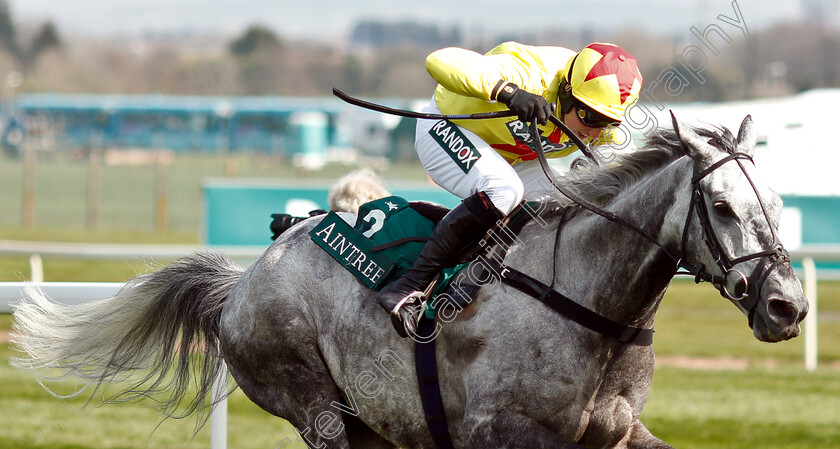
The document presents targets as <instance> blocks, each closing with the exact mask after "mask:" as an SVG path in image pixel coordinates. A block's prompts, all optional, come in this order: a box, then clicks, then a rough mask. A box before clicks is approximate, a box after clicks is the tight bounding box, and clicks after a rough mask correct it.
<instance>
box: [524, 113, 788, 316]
mask: <svg viewBox="0 0 840 449" xmlns="http://www.w3.org/2000/svg"><path fill="white" fill-rule="evenodd" d="M530 130H531V132H532V133H538V132H539V131H538V129H537V128H536V123H535V122H533V123H532V124H531V127H530ZM564 131H565V130H564ZM537 135H538V134H537ZM567 135H569V136H570V137H571V136H574V133H572V132H571V131H569V134H567ZM575 137H576V136H575ZM533 141H534V142H535V143H536V145H535V146H536V150H537V151H536V153H537V157H538V159H539V161H540V165H541V166H542V168H543V171H544V172H545V175H546V176H547V177H548V179H549V180H550V181H551V183H552V185H554V187H555V189H557V190H558V191H559V192H560V193H561V194H563V195H564V196H566V197H568V198H569V199H570V200H572V202H574V203H576V204H577V205H579V206H581V207H582V208H584V209H586V210H588V211H590V212H592V213H594V214H596V215H600V216H601V217H604V218H606V219H607V220H609V221H612V222H614V223H617V224H619V225H622V226H624V227H626V228H628V229H630V230H632V231H634V232H636V233H637V234H639V235H641V236H642V237H644V238H645V239H647V240H649V241H650V242H651V243H653V244H655V245H656V246H658V247H659V248H660V249H661V250H662V251H663V252H664V253H665V254H666V255H667V256H668V257H670V258H671V259H672V260H673V261H674V263H675V265H676V268H677V271H676V273H675V275H691V276H694V279H695V282H697V283H699V282H701V281H706V282H709V283H711V284H712V285H714V286H715V288H716V289H717V290H718V291H719V292H720V293H721V295H722V296H724V297H725V298H728V299H730V300H731V301H732V302H733V303H735V304H736V305H737V306H738V307H739V308H740V309H742V310H743V311H744V312H745V313H746V314H747V317H748V319H749V325H750V327H752V325H753V319H754V316H755V310H756V307H757V306H758V295H759V293H760V291H761V287H762V286H763V285H764V282H765V281H766V280H767V278H768V276H769V275H770V273H772V272H773V270H775V269H776V267H778V266H779V265H780V264H782V263H784V262H789V261H790V256H789V255H788V253H787V251H786V250H785V249H784V247H783V246H782V244H781V242H780V241H779V238H778V235H777V233H776V231H775V230H774V229H773V226H772V222H771V221H770V217H769V215H768V213H767V208H766V206H765V205H764V202H763V201H762V199H761V195H760V194H759V192H758V188H757V187H756V186H755V183H754V182H753V180H752V178H751V177H750V176H749V174H748V173H747V170H746V168H745V167H744V165H743V164H742V163H741V160H742V159H746V160H749V161H750V162H752V157H750V155H748V154H746V153H741V152H732V153H730V154H729V155H728V156H726V157H724V158H723V159H721V160H719V161H717V162H715V163H714V164H712V165H711V166H709V167H708V168H706V169H705V170H702V171H700V170H699V169H698V167H697V164H696V162H695V164H694V175H693V176H692V179H691V187H692V199H691V203H690V206H689V210H688V214H687V216H686V219H685V225H684V227H683V233H682V241H681V247H680V249H679V254H683V255H684V254H685V251H686V247H687V242H688V230H689V226H690V224H691V220H692V219H693V217H694V216H695V214H694V211H695V210H696V211H697V213H696V216H697V218H698V220H699V222H700V227H701V228H702V230H703V235H704V241H705V243H706V247H707V248H708V250H709V252H710V254H711V255H712V257H713V258H714V259H715V263H716V265H717V266H718V269H719V270H720V272H721V273H722V276H716V275H714V274H712V273H710V272H709V271H708V270H707V269H706V267H705V266H704V265H702V264H701V265H700V266H699V267H697V266H694V265H691V264H690V263H688V262H686V261H685V259H684V257H680V256H677V255H675V254H674V253H672V252H671V251H669V250H668V249H667V248H666V247H665V245H663V244H662V243H660V242H659V241H658V240H657V239H656V237H654V236H653V235H651V234H650V233H649V232H647V231H645V230H644V229H641V228H640V227H638V226H637V225H635V224H633V223H631V222H629V221H627V220H626V219H624V218H621V217H619V216H617V215H615V214H614V213H612V212H610V211H607V210H605V209H602V208H601V207H599V206H597V205H595V204H593V203H591V202H589V201H587V200H585V199H583V198H581V197H580V196H578V195H577V194H576V193H574V192H572V191H570V190H569V189H567V188H565V186H563V185H562V184H561V183H560V182H558V181H557V180H556V178H555V177H554V175H553V172H552V170H551V167H550V166H549V165H548V160H547V159H546V157H545V153H544V151H543V149H542V143H541V142H540V139H533ZM732 161H734V162H735V163H737V164H738V167H739V168H740V169H741V171H742V172H743V173H744V176H745V177H746V178H747V180H748V181H749V183H750V186H751V187H752V189H753V191H754V192H755V194H756V198H757V199H758V203H759V205H760V206H761V210H762V213H763V215H764V218H765V220H766V221H767V224H768V228H769V229H770V232H771V235H772V236H773V243H772V245H771V248H769V249H766V250H762V251H759V252H756V253H753V254H749V255H746V256H741V257H736V258H730V257H729V256H728V255H727V254H726V251H725V249H724V247H723V245H722V244H721V242H720V239H719V238H718V237H717V233H716V232H715V230H714V226H712V221H711V217H710V216H709V211H708V209H707V207H706V197H705V194H704V193H703V189H701V188H700V182H701V181H702V180H703V179H704V178H706V177H707V176H709V175H710V174H712V173H713V172H714V171H715V170H717V169H719V168H720V167H722V166H723V165H725V164H727V163H729V162H732ZM753 259H761V260H760V261H759V262H758V263H757V264H756V266H755V268H754V269H753V271H752V272H751V273H750V274H749V275H745V274H744V273H743V272H742V271H740V270H738V269H736V268H735V267H736V265H740V264H742V263H744V262H748V261H750V260H753ZM680 268H682V269H683V270H685V271H679V269H680Z"/></svg>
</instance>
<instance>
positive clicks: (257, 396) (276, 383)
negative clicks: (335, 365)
mask: <svg viewBox="0 0 840 449" xmlns="http://www.w3.org/2000/svg"><path fill="white" fill-rule="evenodd" d="M277 363H278V362H277V360H272V361H270V362H268V366H271V365H275V366H276V365H277ZM281 364H282V365H285V366H284V367H283V368H280V369H279V370H275V369H272V370H271V372H272V373H273V374H276V375H277V376H276V377H273V378H272V379H271V383H270V384H268V383H265V382H262V381H258V380H255V379H253V378H251V377H250V376H248V375H243V374H242V373H240V372H237V371H236V369H235V368H230V372H231V374H232V375H233V377H234V379H236V382H237V384H238V385H239V387H240V388H241V389H242V391H243V392H244V393H245V395H246V396H248V398H249V399H250V400H251V401H253V402H254V403H255V404H257V405H258V406H260V407H261V408H262V409H263V410H265V411H267V412H269V413H271V414H273V415H275V416H278V417H280V418H283V419H286V420H288V421H289V422H290V423H291V424H292V425H293V426H295V429H296V430H297V431H298V433H300V435H301V436H302V437H303V439H304V440H306V444H307V446H308V447H310V448H317V449H350V448H351V446H350V443H349V441H348V435H347V433H346V432H345V428H346V426H345V424H344V421H343V417H342V413H341V412H340V411H339V410H338V409H336V408H335V407H334V406H333V405H331V404H333V403H338V401H340V397H339V394H338V389H337V388H336V386H335V384H334V383H333V381H332V378H331V377H330V376H329V373H328V372H327V371H326V367H324V368H325V369H324V370H317V369H311V367H310V366H307V365H311V363H307V364H303V363H299V364H294V366H292V365H291V364H290V363H289V362H288V361H284V362H282V363H281ZM384 447H387V446H383V448H384Z"/></svg>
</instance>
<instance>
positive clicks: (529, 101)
mask: <svg viewBox="0 0 840 449" xmlns="http://www.w3.org/2000/svg"><path fill="white" fill-rule="evenodd" d="M496 98H497V99H498V100H499V101H500V102H502V103H504V104H505V105H507V107H508V109H510V110H511V111H513V112H514V113H516V115H517V116H518V117H519V120H522V121H523V122H531V121H534V120H536V121H537V123H539V124H540V125H545V124H546V123H548V117H549V116H550V115H551V114H552V112H553V108H552V107H551V105H550V104H548V102H547V101H545V98H543V97H542V95H536V94H532V93H531V92H528V91H525V90H522V89H520V88H519V86H517V85H516V84H513V83H507V84H506V85H505V86H504V87H502V88H501V89H500V90H499V94H498V95H497V97H496Z"/></svg>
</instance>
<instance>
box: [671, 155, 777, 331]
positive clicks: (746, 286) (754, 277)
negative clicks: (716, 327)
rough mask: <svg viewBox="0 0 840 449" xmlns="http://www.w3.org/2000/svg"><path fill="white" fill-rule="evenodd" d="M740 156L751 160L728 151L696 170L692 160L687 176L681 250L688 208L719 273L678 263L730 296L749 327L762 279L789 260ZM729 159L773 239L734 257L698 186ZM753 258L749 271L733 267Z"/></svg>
mask: <svg viewBox="0 0 840 449" xmlns="http://www.w3.org/2000/svg"><path fill="white" fill-rule="evenodd" d="M741 159H746V160H749V161H750V162H752V158H751V157H750V156H749V155H748V154H746V153H740V152H732V153H730V154H729V155H728V156H726V157H724V158H723V159H721V160H719V161H717V162H715V163H714V164H712V165H711V166H709V167H708V168H706V169H705V170H703V171H699V170H698V169H697V165H696V164H695V169H694V175H693V176H692V178H691V190H692V193H691V204H690V206H689V210H688V216H687V217H686V222H685V225H684V227H683V234H682V249H681V251H682V252H684V251H685V248H686V245H687V241H688V228H689V226H690V224H691V220H692V218H693V217H694V214H693V213H692V212H693V211H694V210H696V211H697V214H696V215H697V218H698V220H699V221H700V227H701V228H702V230H703V237H704V238H703V240H704V242H705V243H706V248H707V249H708V250H709V253H710V254H711V255H712V257H713V258H714V259H715V264H716V265H717V266H718V269H719V270H720V272H721V273H722V274H723V276H714V275H712V274H709V273H708V271H706V269H705V267H704V266H703V265H701V266H700V267H697V268H695V267H689V266H686V264H681V266H682V267H683V268H685V269H686V271H687V273H685V274H694V275H695V276H696V282H699V281H700V280H705V281H709V282H711V283H712V284H713V285H714V286H715V287H716V288H717V289H718V290H719V291H720V293H721V295H723V296H724V297H726V298H728V299H730V300H732V301H733V302H734V303H735V304H736V305H737V306H738V307H739V308H741V309H742V310H743V311H744V312H745V313H746V314H747V317H748V319H749V325H750V327H752V325H753V319H754V316H755V309H756V307H757V306H758V295H759V292H760V291H761V288H762V286H763V285H764V282H765V281H766V280H767V277H768V276H769V275H770V273H771V272H772V271H773V270H774V269H776V267H777V266H779V264H782V263H785V262H790V256H789V255H788V252H787V251H786V250H785V248H784V246H782V243H781V242H780V241H779V236H778V234H777V233H776V231H775V229H774V228H773V225H772V222H771V221H770V216H769V215H768V213H767V207H766V206H765V205H764V201H763V200H762V199H761V195H759V193H758V189H757V188H756V186H755V183H754V182H753V180H752V178H751V177H750V175H749V173H747V170H746V168H745V167H744V165H743V164H742V163H741ZM732 161H734V162H735V163H737V164H738V167H739V168H740V169H741V172H742V173H743V174H744V176H745V177H746V178H747V181H749V183H750V187H752V189H753V191H754V192H755V195H756V198H757V199H758V204H759V206H760V207H761V212H762V214H763V215H764V219H765V220H766V221H767V224H768V229H770V234H771V236H772V237H773V242H772V244H771V245H770V248H768V249H765V250H763V251H758V252H755V253H752V254H748V255H745V256H741V257H735V258H732V257H730V256H729V255H728V254H726V251H725V249H724V248H723V245H722V244H721V242H720V239H719V238H718V236H717V233H716V232H715V229H714V226H712V221H711V217H710V216H709V209H708V207H707V201H706V195H705V194H704V193H703V189H701V188H700V181H702V180H703V179H704V178H705V177H707V176H708V175H710V174H711V173H712V172H714V171H715V170H717V169H718V168H720V167H722V166H723V165H724V164H726V163H729V162H732ZM754 259H760V260H759V262H758V263H757V264H756V266H755V268H753V270H752V272H751V273H750V274H749V275H745V274H744V272H743V271H741V270H739V269H737V268H736V266H737V265H740V264H743V263H745V262H748V261H750V260H754ZM677 274H683V273H677Z"/></svg>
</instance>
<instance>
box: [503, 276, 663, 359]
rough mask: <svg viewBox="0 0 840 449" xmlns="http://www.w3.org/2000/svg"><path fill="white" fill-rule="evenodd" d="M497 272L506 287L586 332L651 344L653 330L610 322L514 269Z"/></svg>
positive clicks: (631, 342) (619, 339)
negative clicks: (570, 321)
mask: <svg viewBox="0 0 840 449" xmlns="http://www.w3.org/2000/svg"><path fill="white" fill-rule="evenodd" d="M497 272H498V273H499V274H500V275H501V278H502V282H504V283H505V284H507V285H510V286H511V287H513V288H515V289H517V290H519V291H521V292H523V293H526V294H528V295H530V296H533V297H534V298H536V299H537V300H539V301H541V302H542V303H544V304H545V305H547V306H548V307H550V308H551V309H552V310H554V311H555V312H557V313H559V314H560V315H563V316H564V317H566V318H568V319H570V320H572V321H574V322H575V323H578V324H580V325H581V326H583V327H585V328H587V329H590V330H592V331H595V332H597V333H599V334H601V335H605V336H607V337H610V338H614V339H616V340H618V341H620V342H623V343H630V344H634V345H638V346H650V345H652V344H653V332H654V331H653V329H644V328H640V327H633V326H628V325H626V324H622V323H619V322H616V321H613V320H611V319H609V318H607V317H605V316H603V315H600V314H598V313H596V312H593V311H591V310H589V309H587V308H586V307H583V306H582V305H580V304H578V303H576V302H574V301H572V300H571V299H569V298H568V297H566V296H564V295H563V294H561V293H560V292H558V291H557V290H553V289H551V288H550V287H549V286H547V285H545V284H543V283H542V282H540V281H538V280H536V279H534V278H532V277H530V276H528V275H527V274H524V273H522V272H520V271H518V270H516V269H514V268H510V267H508V266H504V265H503V266H501V267H500V269H499V270H498V271H497Z"/></svg>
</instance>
